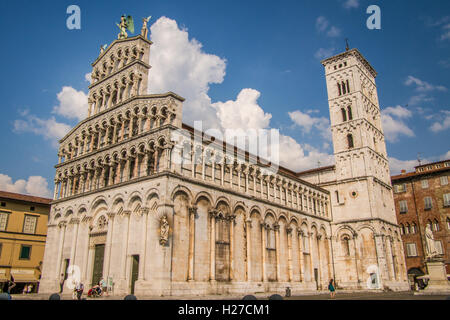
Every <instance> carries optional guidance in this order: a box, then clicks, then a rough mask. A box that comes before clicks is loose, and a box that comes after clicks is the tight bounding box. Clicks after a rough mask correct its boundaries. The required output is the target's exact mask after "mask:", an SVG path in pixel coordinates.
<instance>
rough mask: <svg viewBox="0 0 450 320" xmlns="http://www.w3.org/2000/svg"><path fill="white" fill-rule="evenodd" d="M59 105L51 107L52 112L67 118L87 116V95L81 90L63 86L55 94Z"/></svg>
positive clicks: (79, 118) (81, 118) (80, 118)
mask: <svg viewBox="0 0 450 320" xmlns="http://www.w3.org/2000/svg"><path fill="white" fill-rule="evenodd" d="M56 96H57V98H58V101H59V105H58V106H55V107H54V108H53V113H56V114H58V115H61V116H63V117H65V118H67V119H74V118H75V119H78V120H83V119H84V118H86V116H87V111H88V96H87V94H85V93H84V92H83V91H77V90H75V89H74V88H72V87H63V88H62V90H61V91H60V92H59V93H58V94H57V95H56Z"/></svg>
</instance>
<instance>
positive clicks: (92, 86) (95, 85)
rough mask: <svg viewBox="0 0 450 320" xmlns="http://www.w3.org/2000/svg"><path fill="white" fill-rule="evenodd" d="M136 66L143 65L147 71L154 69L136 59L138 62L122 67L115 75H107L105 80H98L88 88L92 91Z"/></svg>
mask: <svg viewBox="0 0 450 320" xmlns="http://www.w3.org/2000/svg"><path fill="white" fill-rule="evenodd" d="M135 64H141V65H143V66H144V67H145V68H147V69H151V67H152V66H151V65H149V64H148V63H145V62H144V61H142V60H139V59H136V60H134V61H132V62H130V63H129V64H127V65H126V66H125V67H122V68H120V69H119V70H117V71H115V72H113V73H111V74H109V75H107V76H106V77H104V78H103V79H101V80H98V81H96V82H94V83H92V84H90V85H89V86H88V88H89V90H92V88H94V87H97V86H98V85H100V84H101V83H103V82H107V80H109V79H111V78H114V76H116V75H117V74H119V73H126V71H127V69H130V68H131V67H133V66H134V65H135Z"/></svg>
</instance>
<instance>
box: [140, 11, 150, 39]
mask: <svg viewBox="0 0 450 320" xmlns="http://www.w3.org/2000/svg"><path fill="white" fill-rule="evenodd" d="M151 17H152V16H148V17H147V18H143V19H142V22H143V23H142V29H141V36H143V37H144V38H145V39H147V36H148V29H147V23H148V21H149V20H150V19H151Z"/></svg>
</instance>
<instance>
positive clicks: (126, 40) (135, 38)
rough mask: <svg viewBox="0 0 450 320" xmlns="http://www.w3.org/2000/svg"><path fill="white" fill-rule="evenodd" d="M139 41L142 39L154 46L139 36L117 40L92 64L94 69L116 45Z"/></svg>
mask: <svg viewBox="0 0 450 320" xmlns="http://www.w3.org/2000/svg"><path fill="white" fill-rule="evenodd" d="M138 39H140V40H143V41H144V42H147V43H148V44H149V45H152V44H153V42H151V41H150V40H148V39H146V38H144V37H143V36H142V35H137V36H134V37H130V38H126V39H115V40H114V41H113V42H111V44H110V45H109V46H108V47H107V48H106V50H105V51H104V52H103V53H102V54H100V55H99V56H98V58H97V59H95V61H94V62H92V64H91V66H92V67H95V65H96V64H97V63H98V62H99V61H100V60H101V59H102V58H103V57H104V56H105V55H106V54H107V53H108V52H109V51H110V50H112V49H111V48H112V47H113V46H114V45H116V44H118V43H125V42H130V41H134V40H138Z"/></svg>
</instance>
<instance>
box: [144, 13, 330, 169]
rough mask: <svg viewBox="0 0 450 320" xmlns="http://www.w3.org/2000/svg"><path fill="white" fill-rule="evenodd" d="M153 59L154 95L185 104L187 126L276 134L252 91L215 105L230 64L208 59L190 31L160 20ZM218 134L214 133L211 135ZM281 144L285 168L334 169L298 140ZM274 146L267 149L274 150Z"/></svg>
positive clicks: (287, 139)
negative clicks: (173, 96)
mask: <svg viewBox="0 0 450 320" xmlns="http://www.w3.org/2000/svg"><path fill="white" fill-rule="evenodd" d="M150 30H151V40H152V42H153V45H152V53H151V55H150V65H151V66H152V69H151V70H150V73H149V92H150V93H161V92H167V91H173V92H175V93H177V94H179V95H181V96H183V97H184V98H186V101H185V102H184V103H183V122H185V123H187V124H191V125H192V124H193V123H194V121H199V120H201V121H202V129H203V130H207V129H210V128H215V129H219V130H222V132H224V131H225V130H226V129H249V128H252V129H258V130H261V133H262V135H265V134H268V132H270V130H271V127H270V119H271V118H272V115H271V114H270V113H266V112H264V109H263V108H262V107H261V106H260V105H259V104H258V98H259V97H260V95H261V93H260V92H259V91H257V90H254V89H251V88H244V89H242V90H241V91H240V93H239V94H238V96H237V97H236V99H235V100H227V101H225V102H222V101H217V102H213V101H212V99H211V98H210V97H209V95H208V92H209V88H210V85H211V84H220V83H222V82H223V80H224V77H225V69H226V60H225V59H223V58H220V57H218V56H216V55H213V54H209V53H206V52H205V51H204V49H203V46H202V44H201V43H200V42H199V41H197V40H195V39H189V33H188V31H187V29H181V28H180V27H179V26H178V24H177V22H176V21H175V20H172V19H169V18H167V17H161V18H159V19H158V20H157V21H156V22H155V23H154V24H153V25H152V26H151V28H150ZM211 134H212V133H211ZM271 143H278V147H279V151H280V152H279V160H280V163H281V165H283V166H286V167H287V168H289V169H292V170H305V169H309V168H311V167H315V166H317V161H319V160H320V162H321V163H322V164H324V165H326V164H330V163H332V161H333V157H332V156H331V155H329V154H326V153H321V152H320V151H318V150H316V149H315V148H313V147H311V146H306V145H300V144H299V143H297V142H296V141H295V140H294V139H293V138H292V137H289V136H285V135H282V134H280V135H279V141H278V142H276V141H271ZM271 147H272V145H268V146H267V148H271Z"/></svg>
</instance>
